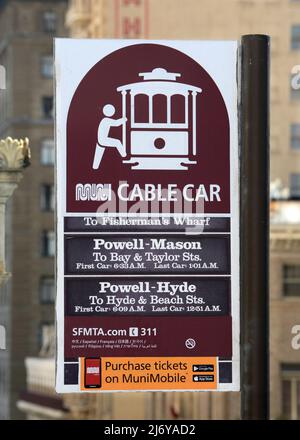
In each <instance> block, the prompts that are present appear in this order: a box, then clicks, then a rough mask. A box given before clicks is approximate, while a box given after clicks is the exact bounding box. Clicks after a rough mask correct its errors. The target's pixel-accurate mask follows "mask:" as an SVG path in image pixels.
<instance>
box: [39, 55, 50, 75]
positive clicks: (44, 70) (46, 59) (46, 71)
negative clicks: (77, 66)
mask: <svg viewBox="0 0 300 440" xmlns="http://www.w3.org/2000/svg"><path fill="white" fill-rule="evenodd" d="M41 74H42V75H43V77H44V78H53V57H52V56H43V57H42V58H41Z"/></svg>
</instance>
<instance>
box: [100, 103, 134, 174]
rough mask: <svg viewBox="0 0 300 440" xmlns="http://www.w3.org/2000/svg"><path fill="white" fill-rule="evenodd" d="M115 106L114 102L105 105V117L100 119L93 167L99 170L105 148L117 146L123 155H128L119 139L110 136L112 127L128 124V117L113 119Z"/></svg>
mask: <svg viewBox="0 0 300 440" xmlns="http://www.w3.org/2000/svg"><path fill="white" fill-rule="evenodd" d="M115 111H116V109H115V107H114V106H113V105H112V104H106V105H105V106H104V107H103V114H104V118H103V119H102V120H101V121H100V124H99V127H98V136H97V137H98V142H97V145H96V149H95V154H94V161H93V169H94V170H97V169H98V168H99V166H100V163H101V160H102V157H103V154H104V150H105V148H106V147H108V148H116V149H117V150H118V152H119V153H120V155H121V156H122V157H126V149H125V147H124V145H123V144H122V142H121V141H119V139H115V138H112V137H109V130H110V128H111V127H119V126H120V125H123V124H126V121H127V118H120V119H112V116H114V114H115Z"/></svg>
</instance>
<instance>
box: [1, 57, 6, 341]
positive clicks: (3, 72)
mask: <svg viewBox="0 0 300 440" xmlns="http://www.w3.org/2000/svg"><path fill="white" fill-rule="evenodd" d="M5 89H6V70H5V67H4V66H2V65H0V90H5ZM0 99H1V94H0ZM5 349H6V330H5V327H4V326H3V325H0V350H5Z"/></svg>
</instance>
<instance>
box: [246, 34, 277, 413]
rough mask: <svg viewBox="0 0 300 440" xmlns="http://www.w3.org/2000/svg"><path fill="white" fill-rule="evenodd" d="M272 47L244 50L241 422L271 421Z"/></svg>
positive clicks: (251, 43)
mask: <svg viewBox="0 0 300 440" xmlns="http://www.w3.org/2000/svg"><path fill="white" fill-rule="evenodd" d="M269 45H270V41H269V37H268V36H266V35H245V36H243V37H242V42H241V52H240V55H241V65H240V67H241V68H240V93H241V95H240V141H241V142H240V145H241V151H240V158H241V180H240V183H241V193H240V196H241V204H240V206H241V224H240V226H241V417H242V419H268V418H269V316H268V310H269Z"/></svg>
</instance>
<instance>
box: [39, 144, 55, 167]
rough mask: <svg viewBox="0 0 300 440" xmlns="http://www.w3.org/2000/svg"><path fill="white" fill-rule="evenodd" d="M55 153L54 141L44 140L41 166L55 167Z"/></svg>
mask: <svg viewBox="0 0 300 440" xmlns="http://www.w3.org/2000/svg"><path fill="white" fill-rule="evenodd" d="M54 161H55V153H54V140H53V139H44V140H43V141H42V146H41V164H42V165H54Z"/></svg>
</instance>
